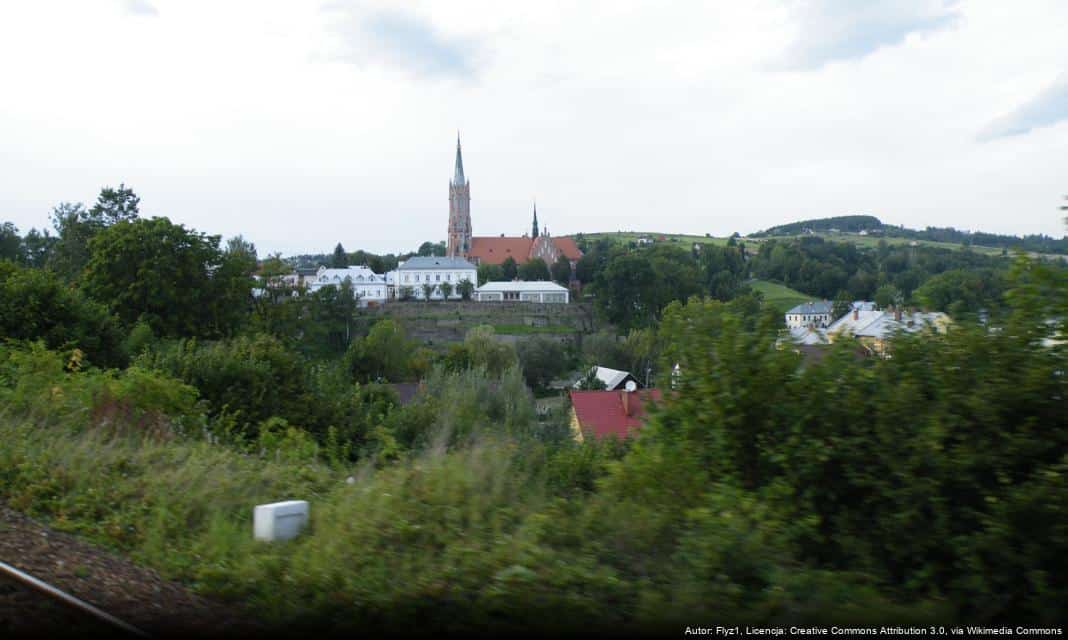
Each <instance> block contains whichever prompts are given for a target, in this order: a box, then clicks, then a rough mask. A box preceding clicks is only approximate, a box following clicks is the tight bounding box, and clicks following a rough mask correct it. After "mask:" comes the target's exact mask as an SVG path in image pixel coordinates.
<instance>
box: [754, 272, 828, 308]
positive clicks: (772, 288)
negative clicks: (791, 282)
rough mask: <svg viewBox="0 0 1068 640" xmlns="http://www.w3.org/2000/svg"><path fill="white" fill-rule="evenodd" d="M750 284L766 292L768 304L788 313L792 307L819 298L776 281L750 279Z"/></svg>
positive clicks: (765, 297)
mask: <svg viewBox="0 0 1068 640" xmlns="http://www.w3.org/2000/svg"><path fill="white" fill-rule="evenodd" d="M748 284H749V286H750V287H752V288H753V290H754V291H759V292H760V293H762V294H764V300H766V301H767V302H768V304H770V305H771V306H773V307H775V308H776V309H778V310H779V311H782V312H783V313H786V312H787V311H789V310H790V309H791V308H793V307H795V306H797V305H799V304H801V303H803V302H812V301H814V300H816V299H817V298H814V297H813V296H809V295H805V294H803V293H801V292H800V291H795V290H793V289H791V288H790V287H786V286H783V285H781V284H777V283H775V282H768V281H767V280H750V281H749V283H748Z"/></svg>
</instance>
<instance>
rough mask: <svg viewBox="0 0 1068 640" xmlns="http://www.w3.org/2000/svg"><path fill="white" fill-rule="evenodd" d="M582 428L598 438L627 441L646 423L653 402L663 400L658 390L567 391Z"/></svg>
mask: <svg viewBox="0 0 1068 640" xmlns="http://www.w3.org/2000/svg"><path fill="white" fill-rule="evenodd" d="M568 393H569V395H570V396H571V407H572V408H573V409H574V410H575V417H576V418H578V422H579V427H580V428H581V429H582V430H583V431H585V432H589V433H591V434H593V436H594V437H595V438H598V439H600V438H605V437H608V436H614V437H616V438H626V437H628V436H629V435H631V432H633V431H636V430H637V429H638V428H639V427H641V425H642V422H644V419H645V416H646V414H647V413H648V406H649V404H648V403H649V402H650V401H655V402H659V401H660V390H659V389H643V390H641V391H634V392H627V391H578V390H572V391H569V392H568ZM624 394H627V395H628V396H629V397H628V398H627V402H628V404H629V405H630V415H628V414H627V412H626V411H624V409H623V395H624Z"/></svg>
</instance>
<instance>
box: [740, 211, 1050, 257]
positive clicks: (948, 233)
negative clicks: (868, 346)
mask: <svg viewBox="0 0 1068 640" xmlns="http://www.w3.org/2000/svg"><path fill="white" fill-rule="evenodd" d="M829 231H843V232H848V233H859V232H861V231H867V232H869V233H871V234H872V235H882V236H885V237H888V238H909V239H911V240H928V241H931V242H951V243H956V244H962V245H966V246H967V245H979V246H983V247H1000V248H1003V249H1007V250H1013V249H1022V250H1024V251H1035V252H1038V253H1068V236H1066V237H1063V238H1059V239H1058V238H1054V237H1051V236H1047V235H1042V234H1038V235H1028V236H1023V237H1019V236H1009V235H1002V234H998V233H985V232H982V231H976V232H969V231H962V230H960V229H954V228H953V227H927V228H925V229H923V230H917V229H907V228H905V227H899V226H893V225H886V224H883V223H882V221H880V220H879V219H878V218H876V217H875V216H836V217H833V218H816V219H814V220H801V221H800V222H792V223H790V224H782V225H779V226H776V227H771V228H769V229H767V230H765V231H759V232H757V233H753V234H750V236H751V237H754V238H761V237H769V236H792V235H799V234H802V233H808V232H812V233H826V232H829Z"/></svg>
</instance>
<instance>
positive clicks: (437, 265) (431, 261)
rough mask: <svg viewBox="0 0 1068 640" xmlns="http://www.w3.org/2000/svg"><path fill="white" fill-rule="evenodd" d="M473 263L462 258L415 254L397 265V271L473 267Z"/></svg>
mask: <svg viewBox="0 0 1068 640" xmlns="http://www.w3.org/2000/svg"><path fill="white" fill-rule="evenodd" d="M474 268H475V265H473V264H471V263H470V262H468V261H467V260H464V259H463V258H456V257H453V258H446V257H444V256H415V257H414V258H408V259H407V260H405V261H404V262H402V263H400V264H399V265H398V266H397V270H398V271H414V270H416V269H421V270H429V269H450V270H451V269H474Z"/></svg>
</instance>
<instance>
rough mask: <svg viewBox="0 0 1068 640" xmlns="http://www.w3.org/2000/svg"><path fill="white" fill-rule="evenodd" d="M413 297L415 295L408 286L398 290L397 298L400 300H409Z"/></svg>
mask: <svg viewBox="0 0 1068 640" xmlns="http://www.w3.org/2000/svg"><path fill="white" fill-rule="evenodd" d="M414 295H415V293H414V292H413V291H412V288H411V287H409V286H408V285H404V286H402V287H401V288H400V291H399V295H398V297H400V299H401V300H411V299H412V297H413V296H414Z"/></svg>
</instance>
